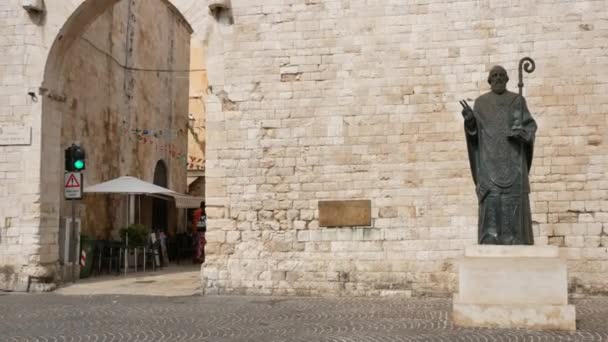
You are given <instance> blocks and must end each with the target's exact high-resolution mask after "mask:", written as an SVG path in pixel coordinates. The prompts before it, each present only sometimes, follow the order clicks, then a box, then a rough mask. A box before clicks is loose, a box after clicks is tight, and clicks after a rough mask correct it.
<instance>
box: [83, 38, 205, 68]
mask: <svg viewBox="0 0 608 342" xmlns="http://www.w3.org/2000/svg"><path fill="white" fill-rule="evenodd" d="M80 39H82V40H83V41H85V42H87V43H88V44H89V45H90V46H91V47H93V48H94V49H95V50H97V51H98V52H99V53H101V54H103V55H105V56H106V57H108V58H110V59H111V60H112V61H113V62H114V63H115V64H116V65H118V66H119V67H121V68H123V69H125V70H130V71H144V72H199V71H207V69H184V70H179V69H147V68H136V67H130V66H126V65H124V64H122V63H120V61H119V60H118V59H116V57H114V56H113V55H112V54H110V53H108V52H106V51H104V50H103V49H101V48H100V47H98V46H97V45H95V44H94V43H93V42H91V41H90V40H88V39H86V38H85V37H82V36H81V37H80Z"/></svg>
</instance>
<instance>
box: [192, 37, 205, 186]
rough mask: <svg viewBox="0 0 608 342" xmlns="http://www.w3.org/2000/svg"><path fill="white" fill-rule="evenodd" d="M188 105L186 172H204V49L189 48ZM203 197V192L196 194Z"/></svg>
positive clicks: (197, 47) (199, 47) (198, 47)
mask: <svg viewBox="0 0 608 342" xmlns="http://www.w3.org/2000/svg"><path fill="white" fill-rule="evenodd" d="M190 56H191V58H190V69H191V70H192V71H191V72H190V103H189V107H188V110H189V112H188V113H189V115H190V117H189V127H188V130H189V134H188V171H204V170H205V146H206V142H205V136H206V134H207V132H206V131H205V121H206V115H205V101H206V100H207V95H208V88H209V81H208V80H207V70H206V68H205V59H206V58H205V48H204V47H201V46H192V47H191V48H190ZM197 194H200V195H203V196H204V195H205V192H204V191H203V192H202V193H197Z"/></svg>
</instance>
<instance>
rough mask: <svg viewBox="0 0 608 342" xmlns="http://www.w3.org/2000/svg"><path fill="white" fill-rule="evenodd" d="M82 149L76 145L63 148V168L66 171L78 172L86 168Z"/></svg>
mask: <svg viewBox="0 0 608 342" xmlns="http://www.w3.org/2000/svg"><path fill="white" fill-rule="evenodd" d="M86 165H87V164H86V161H85V153H84V149H83V148H82V147H80V146H78V145H75V144H72V146H70V147H68V148H66V149H65V170H66V171H68V172H79V171H82V170H84V169H85V168H86Z"/></svg>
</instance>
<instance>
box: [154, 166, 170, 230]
mask: <svg viewBox="0 0 608 342" xmlns="http://www.w3.org/2000/svg"><path fill="white" fill-rule="evenodd" d="M154 184H156V185H158V186H162V187H163V188H166V187H167V166H166V165H165V162H163V161H162V160H159V161H158V162H157V163H156V167H155V168H154ZM167 211H168V210H167V201H165V200H162V199H160V198H154V199H153V200H152V229H154V230H162V231H167V228H168V223H169V220H168V215H167Z"/></svg>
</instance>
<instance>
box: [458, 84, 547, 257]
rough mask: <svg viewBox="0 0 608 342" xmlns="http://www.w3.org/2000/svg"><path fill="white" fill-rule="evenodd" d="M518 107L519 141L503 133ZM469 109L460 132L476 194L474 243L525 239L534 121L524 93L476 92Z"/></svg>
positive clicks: (529, 226) (529, 241) (529, 225)
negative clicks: (464, 139)
mask: <svg viewBox="0 0 608 342" xmlns="http://www.w3.org/2000/svg"><path fill="white" fill-rule="evenodd" d="M522 102H523V103H522ZM522 109H523V120H522V122H521V126H522V128H523V130H524V132H525V134H524V135H525V137H524V140H525V141H524V142H523V143H522V141H521V140H519V139H515V138H513V137H509V135H511V134H512V129H511V128H512V126H513V124H514V123H515V120H517V121H519V117H520V116H519V115H520V114H519V113H520V112H521V111H522ZM473 112H474V113H475V117H474V119H471V120H468V121H466V122H465V132H466V137H467V149H468V152H469V163H470V166H471V173H472V175H473V180H474V182H475V186H476V192H477V198H478V200H479V221H478V227H479V232H478V239H479V244H499V245H531V244H533V243H534V240H533V235H532V217H531V213H530V199H529V193H530V184H529V180H528V173H529V171H530V167H531V165H532V153H533V150H534V138H535V134H536V122H535V121H534V119H533V118H532V116H531V115H530V112H529V111H528V107H527V105H526V101H525V99H524V98H523V97H521V96H519V95H518V94H515V93H512V92H509V91H505V92H504V93H503V94H500V95H499V94H495V93H493V92H489V93H486V94H484V95H482V96H480V97H479V98H478V99H477V100H476V101H475V105H474V108H473ZM522 145H523V146H522ZM522 151H523V158H522V156H521V153H522Z"/></svg>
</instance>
